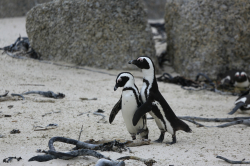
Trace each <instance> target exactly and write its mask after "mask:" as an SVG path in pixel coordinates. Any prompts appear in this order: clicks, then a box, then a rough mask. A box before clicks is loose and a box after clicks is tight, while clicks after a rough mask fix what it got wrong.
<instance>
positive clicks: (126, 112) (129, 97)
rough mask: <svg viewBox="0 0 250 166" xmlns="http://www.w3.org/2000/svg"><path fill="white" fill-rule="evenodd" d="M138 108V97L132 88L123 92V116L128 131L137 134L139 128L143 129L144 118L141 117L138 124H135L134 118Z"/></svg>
mask: <svg viewBox="0 0 250 166" xmlns="http://www.w3.org/2000/svg"><path fill="white" fill-rule="evenodd" d="M136 110H137V101H136V97H135V95H134V93H133V91H132V90H127V91H123V92H122V110H121V111H122V116H123V119H124V122H125V125H126V128H127V130H128V132H129V133H130V134H132V135H135V134H136V133H137V132H138V130H139V129H143V127H144V125H143V119H142V118H141V119H140V120H139V122H138V123H137V125H136V126H134V125H133V123H132V119H133V116H134V113H135V111H136Z"/></svg>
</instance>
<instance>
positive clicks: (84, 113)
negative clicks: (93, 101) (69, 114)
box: [77, 111, 90, 116]
mask: <svg viewBox="0 0 250 166" xmlns="http://www.w3.org/2000/svg"><path fill="white" fill-rule="evenodd" d="M88 113H90V111H88V112H83V113H80V114H78V115H77V116H81V115H83V114H88Z"/></svg>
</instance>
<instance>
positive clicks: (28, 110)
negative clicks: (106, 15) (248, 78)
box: [0, 17, 250, 166]
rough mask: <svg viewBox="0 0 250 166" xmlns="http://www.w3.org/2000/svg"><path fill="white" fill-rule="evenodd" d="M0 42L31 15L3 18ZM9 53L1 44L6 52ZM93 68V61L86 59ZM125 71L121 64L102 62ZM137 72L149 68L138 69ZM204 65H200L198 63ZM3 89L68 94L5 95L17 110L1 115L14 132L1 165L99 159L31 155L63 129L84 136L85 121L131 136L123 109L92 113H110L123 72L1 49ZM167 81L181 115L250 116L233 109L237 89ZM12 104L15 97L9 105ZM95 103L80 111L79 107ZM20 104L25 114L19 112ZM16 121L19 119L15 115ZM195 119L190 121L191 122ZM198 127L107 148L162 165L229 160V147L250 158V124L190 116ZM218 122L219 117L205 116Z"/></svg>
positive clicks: (0, 123)
mask: <svg viewBox="0 0 250 166" xmlns="http://www.w3.org/2000/svg"><path fill="white" fill-rule="evenodd" d="M0 32H1V35H0V47H2V46H6V45H9V44H11V43H13V42H14V41H15V40H16V38H17V37H18V35H19V34H21V35H22V36H26V31H25V18H23V17H22V18H13V19H1V20H0ZM0 53H1V52H0ZM86 68H87V67H86ZM87 69H91V70H95V71H103V72H106V73H112V74H115V75H117V74H118V73H120V72H121V71H118V70H100V69H93V68H87ZM131 72H132V73H133V74H134V75H136V76H141V72H140V71H139V70H137V71H131ZM197 72H198V71H197ZM0 73H1V81H0V94H3V93H4V92H5V90H9V91H10V93H22V92H26V91H28V90H41V91H47V90H52V91H54V92H62V93H64V94H65V95H66V97H65V98H64V99H62V100H60V99H59V100H56V101H55V103H39V102H34V101H31V100H26V101H22V100H19V101H6V102H1V103H0V111H2V113H3V114H10V115H12V117H9V118H7V117H4V118H0V134H3V135H6V138H0V165H8V166H10V165H25V166H26V165H60V166H61V165H67V164H68V165H95V163H96V162H97V160H98V159H96V158H93V157H87V158H84V157H77V158H75V159H72V160H61V159H56V160H51V161H48V162H46V163H39V162H28V159H29V158H31V157H33V156H35V155H39V154H37V153H36V152H35V151H36V150H37V149H46V150H48V141H49V139H50V138H52V137H55V136H63V137H68V138H72V139H78V136H79V131H80V129H81V126H82V125H83V130H84V131H83V132H82V136H81V141H84V140H88V139H91V138H93V139H96V140H99V139H103V138H106V139H115V138H124V139H131V138H130V134H129V133H128V132H127V130H126V128H125V125H124V122H123V120H122V116H121V113H119V114H118V115H117V116H116V118H115V120H114V122H113V124H112V125H110V124H109V123H105V124H104V123H97V121H98V120H99V119H100V118H101V117H99V116H95V115H93V114H92V113H93V112H94V111H96V110H97V109H103V110H104V111H105V113H104V114H105V115H106V116H107V117H106V120H108V117H109V113H110V111H111V109H112V108H113V106H114V104H115V103H116V102H117V101H118V99H119V97H120V95H121V88H119V89H118V90H117V91H116V92H114V90H113V87H114V85H115V78H116V76H110V75H107V74H101V73H97V72H92V71H87V70H82V69H72V68H68V67H60V66H55V65H52V64H45V63H40V62H38V61H36V60H18V59H13V58H11V57H9V56H8V55H6V54H4V55H1V56H0ZM20 84H43V85H45V86H21V85H20ZM136 84H137V86H138V87H139V88H140V87H141V86H142V80H141V79H139V78H136ZM159 89H160V91H161V92H162V94H163V96H164V97H165V99H166V100H167V101H168V103H169V104H170V106H171V107H172V109H173V110H174V112H175V113H176V115H177V116H184V115H186V116H200V117H211V118H215V117H218V118H223V117H235V116H248V115H247V114H245V115H243V114H239V113H236V114H235V115H232V116H229V115H227V113H228V112H230V111H231V109H232V108H233V106H234V101H235V99H236V97H233V96H222V95H219V94H215V93H213V92H208V91H198V92H188V91H185V90H183V89H181V88H180V86H177V85H172V84H165V83H159ZM27 97H29V98H30V99H32V98H38V99H45V98H44V97H41V96H39V95H27ZM80 97H88V98H93V97H97V98H98V100H95V101H81V100H79V98H80ZM9 105H14V107H13V108H11V109H9V108H8V106H9ZM59 110H60V111H61V113H55V114H50V115H46V116H45V117H42V115H43V114H45V113H47V112H52V111H59ZM88 111H91V113H90V114H89V117H88V116H87V114H84V115H81V116H77V115H78V114H79V113H82V112H88ZM17 112H20V113H21V114H18V115H16V113H17ZM15 121H16V122H15ZM50 123H56V124H58V125H59V127H58V128H56V129H52V130H46V131H34V130H33V125H35V126H46V125H48V124H50ZM187 123H188V122H187ZM188 124H189V125H190V127H191V128H192V130H193V133H185V132H182V131H179V132H177V143H176V144H174V145H171V146H167V145H166V144H165V143H162V144H157V143H152V144H151V145H148V146H141V147H133V148H131V150H132V151H133V154H130V153H129V152H123V153H121V154H120V153H115V152H101V153H102V154H104V155H106V156H110V157H111V158H112V159H117V158H118V157H122V156H127V155H135V156H139V157H143V158H153V159H154V160H156V161H157V163H156V164H155V165H228V164H227V163H226V162H224V161H222V160H219V159H216V156H217V155H221V156H224V157H227V158H229V159H233V160H242V159H243V158H245V159H246V160H250V157H249V156H250V152H249V143H250V128H249V127H247V126H244V125H237V126H231V127H227V128H224V129H221V128H198V127H196V126H195V125H194V124H191V123H188ZM205 124H207V125H215V124H218V123H205ZM148 128H149V132H150V134H149V138H150V139H151V140H156V139H157V138H158V137H159V135H160V132H159V129H158V128H157V126H156V124H155V122H154V120H149V121H148ZM13 129H19V130H20V131H21V133H20V134H10V131H11V130H13ZM167 141H171V135H170V134H168V133H166V134H165V140H164V142H167ZM55 147H56V149H57V150H59V151H64V150H69V149H70V148H72V147H73V146H68V145H65V144H61V143H55ZM9 156H17V157H20V156H21V157H22V158H23V159H22V160H21V161H19V162H17V161H16V160H13V162H12V163H10V164H9V163H8V164H6V163H4V164H3V163H2V160H3V159H4V158H6V157H9ZM126 164H127V165H144V164H143V163H141V162H138V161H126Z"/></svg>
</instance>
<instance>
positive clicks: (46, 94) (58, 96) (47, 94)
mask: <svg viewBox="0 0 250 166" xmlns="http://www.w3.org/2000/svg"><path fill="white" fill-rule="evenodd" d="M28 94H39V95H42V96H44V97H49V98H54V99H63V98H64V97H65V95H64V94H63V93H58V94H56V93H54V92H52V91H47V92H45V91H29V92H25V93H23V95H28Z"/></svg>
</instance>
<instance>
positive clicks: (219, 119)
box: [178, 116, 250, 122]
mask: <svg viewBox="0 0 250 166" xmlns="http://www.w3.org/2000/svg"><path fill="white" fill-rule="evenodd" d="M178 118H180V119H183V120H184V119H191V120H197V121H203V122H233V121H237V120H244V119H250V117H235V118H201V117H195V116H178Z"/></svg>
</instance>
